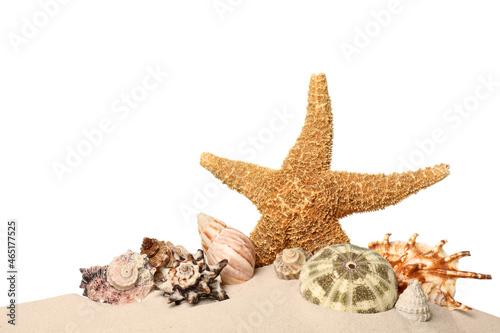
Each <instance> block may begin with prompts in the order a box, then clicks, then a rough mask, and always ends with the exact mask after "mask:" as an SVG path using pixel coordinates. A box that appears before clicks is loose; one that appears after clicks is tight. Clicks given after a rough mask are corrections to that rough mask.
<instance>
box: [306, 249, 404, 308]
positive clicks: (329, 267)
mask: <svg viewBox="0 0 500 333" xmlns="http://www.w3.org/2000/svg"><path fill="white" fill-rule="evenodd" d="M299 288H300V293H301V294H302V297H304V298H305V299H306V300H308V301H310V302H312V303H314V304H317V305H321V306H324V307H327V308H330V309H334V310H339V311H345V312H357V313H377V312H382V311H387V310H390V309H391V308H393V307H394V303H396V300H397V298H398V283H397V280H396V275H395V274H394V270H393V269H392V266H391V264H389V262H388V261H387V260H385V259H384V258H383V257H382V256H381V255H380V254H378V253H377V252H375V251H372V250H369V249H366V248H363V247H359V246H355V245H351V244H336V245H331V246H327V247H325V248H323V249H321V250H319V251H318V252H317V253H316V254H315V255H313V256H312V257H311V259H309V260H308V261H307V262H306V263H305V265H304V267H302V270H301V271H300V277H299Z"/></svg>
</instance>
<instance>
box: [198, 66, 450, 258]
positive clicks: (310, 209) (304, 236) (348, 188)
mask: <svg viewBox="0 0 500 333" xmlns="http://www.w3.org/2000/svg"><path fill="white" fill-rule="evenodd" d="M332 139H333V128H332V110H331V103H330V97H329V95H328V88H327V83H326V77H325V75H324V74H319V75H312V76H311V82H310V84H309V98H308V105H307V115H306V119H305V124H304V127H303V128H302V132H301V133H300V136H299V137H298V138H297V141H296V143H295V145H294V146H293V147H292V148H291V149H290V151H289V153H288V156H287V157H286V158H285V160H284V161H283V164H282V166H281V169H279V170H275V169H270V168H266V167H262V166H259V165H256V164H252V163H246V162H241V161H233V160H229V159H226V158H222V157H218V156H215V155H213V154H210V153H203V154H202V155H201V160H200V164H201V165H202V166H203V167H204V168H206V169H207V170H209V171H210V172H211V173H212V174H213V175H214V176H215V177H217V178H218V179H220V180H221V181H222V182H223V183H224V184H226V185H227V186H228V187H229V188H231V189H233V190H236V191H237V192H239V193H241V194H243V195H245V196H246V197H247V198H248V199H250V200H251V201H252V202H253V203H254V204H255V205H256V206H257V209H258V210H259V212H260V213H261V214H262V216H261V218H260V220H259V221H258V223H257V225H256V227H255V229H254V230H253V231H252V232H251V233H250V239H251V240H252V242H253V243H254V246H255V251H256V255H257V262H256V267H260V266H264V265H269V264H271V263H272V262H273V261H274V260H275V258H276V254H278V253H280V252H281V251H283V250H284V249H286V248H293V247H301V248H303V249H305V250H307V251H311V252H314V251H316V250H318V249H321V248H323V247H325V246H328V245H331V244H342V243H349V237H347V235H346V234H345V232H344V231H343V230H342V228H341V226H340V224H339V219H341V218H342V217H345V216H347V215H350V214H352V213H360V212H368V211H375V210H379V209H383V208H385V207H387V206H390V205H394V204H396V203H398V202H400V201H401V200H403V199H405V198H406V197H408V196H409V195H411V194H415V193H417V192H418V191H419V190H421V189H423V188H426V187H428V186H430V185H432V184H435V183H437V182H438V181H440V180H442V179H443V178H445V177H446V176H447V175H448V174H449V171H448V169H449V166H448V165H446V164H439V165H436V166H434V167H433V168H430V167H427V168H425V169H420V170H417V171H408V172H403V173H392V174H389V175H385V174H366V173H353V172H345V171H331V170H330V162H331V150H332Z"/></svg>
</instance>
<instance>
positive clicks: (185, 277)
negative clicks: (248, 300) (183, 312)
mask: <svg viewBox="0 0 500 333" xmlns="http://www.w3.org/2000/svg"><path fill="white" fill-rule="evenodd" d="M226 265H227V260H222V261H221V262H219V263H218V264H216V265H207V264H206V262H205V256H204V253H203V251H202V250H198V252H196V253H195V254H194V255H193V254H188V256H187V258H186V259H184V260H182V261H181V260H175V262H174V264H173V267H171V268H168V267H166V268H161V269H162V271H163V275H164V279H163V280H162V281H160V282H157V283H156V286H157V287H158V289H160V290H162V291H164V294H163V296H166V297H168V299H167V303H171V302H175V304H176V305H178V304H180V303H181V302H182V301H183V300H187V301H188V302H189V303H191V304H196V303H198V302H199V300H200V299H201V298H203V297H207V298H212V299H215V300H218V301H222V300H225V299H228V298H229V297H228V296H227V295H226V292H225V291H224V290H223V289H222V287H221V279H220V276H219V274H220V272H221V271H222V269H223V268H224V267H225V266H226Z"/></svg>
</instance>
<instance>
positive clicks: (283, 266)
mask: <svg viewBox="0 0 500 333" xmlns="http://www.w3.org/2000/svg"><path fill="white" fill-rule="evenodd" d="M311 256H312V253H311V252H308V251H304V250H302V249H301V248H300V247H295V248H293V249H285V250H283V252H281V253H280V254H278V255H276V260H275V261H274V271H275V272H276V275H278V277H279V278H280V279H284V280H292V279H298V278H299V274H300V270H301V269H302V266H304V264H305V263H306V261H307V260H308V259H309V258H311Z"/></svg>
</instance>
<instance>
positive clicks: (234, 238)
mask: <svg viewBox="0 0 500 333" xmlns="http://www.w3.org/2000/svg"><path fill="white" fill-rule="evenodd" d="M198 232H199V233H200V236H201V245H202V247H203V249H204V250H205V255H206V258H207V262H208V264H209V265H214V264H217V263H219V262H220V261H221V260H224V259H227V260H228V265H227V266H226V267H225V268H224V270H223V271H222V272H221V274H220V276H221V278H222V282H223V283H224V284H238V283H243V282H245V281H248V280H250V279H251V278H252V276H253V273H254V269H255V250H254V247H253V244H252V242H251V241H250V239H249V238H248V237H247V236H246V235H245V234H243V233H242V232H240V231H238V230H236V229H234V228H231V227H228V226H227V225H226V224H225V223H224V222H222V221H219V220H216V219H214V218H213V217H211V216H208V215H206V214H203V213H199V214H198Z"/></svg>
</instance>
